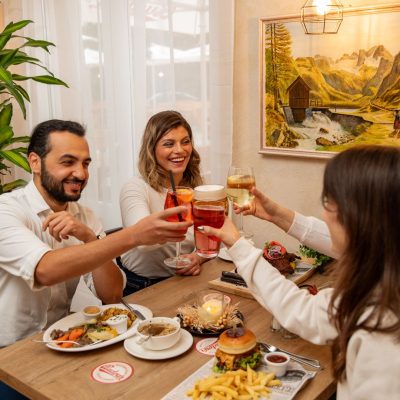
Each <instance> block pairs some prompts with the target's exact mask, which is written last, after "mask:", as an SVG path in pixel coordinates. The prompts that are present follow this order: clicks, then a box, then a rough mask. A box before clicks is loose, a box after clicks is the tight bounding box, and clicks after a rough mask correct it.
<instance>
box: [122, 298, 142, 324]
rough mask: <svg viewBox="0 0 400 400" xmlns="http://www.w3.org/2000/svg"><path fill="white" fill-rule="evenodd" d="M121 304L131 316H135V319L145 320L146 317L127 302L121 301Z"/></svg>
mask: <svg viewBox="0 0 400 400" xmlns="http://www.w3.org/2000/svg"><path fill="white" fill-rule="evenodd" d="M121 303H122V304H123V305H124V306H125V307H126V308H127V309H128V310H129V311H130V312H131V313H133V314H135V315H136V317H138V318H139V319H141V320H144V319H146V317H145V316H144V315H143V314H142V313H141V312H140V311H139V310H137V309H136V308H133V307H132V306H131V305H130V304H129V303H128V302H127V301H125V300H124V299H121Z"/></svg>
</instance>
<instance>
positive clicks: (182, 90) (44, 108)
mask: <svg viewBox="0 0 400 400" xmlns="http://www.w3.org/2000/svg"><path fill="white" fill-rule="evenodd" d="M233 4H234V2H232V1H231V0H152V1H144V0H3V7H4V15H5V22H8V21H10V20H14V21H16V20H17V19H32V20H33V21H34V22H35V23H34V24H30V25H28V27H27V28H26V29H25V31H24V34H25V35H26V36H31V37H34V38H37V39H38V38H41V39H46V40H49V41H51V42H53V43H55V45H56V47H55V48H53V49H52V50H51V54H50V55H44V54H43V53H42V52H39V51H37V52H34V53H32V52H30V54H33V55H36V56H38V57H40V58H41V59H42V60H44V61H45V62H46V64H47V65H48V67H49V69H50V70H51V71H53V72H54V73H55V74H56V76H57V77H59V78H61V79H63V80H64V81H65V82H67V83H68V85H69V88H68V89H67V88H62V87H51V86H45V85H38V84H36V83H32V84H28V85H29V86H28V88H27V89H28V91H29V93H30V94H31V105H30V107H29V108H28V118H27V122H26V123H25V125H24V124H23V123H21V121H19V122H18V124H19V125H18V126H19V127H24V128H25V129H26V130H27V131H31V129H32V128H33V127H34V126H35V125H36V124H37V123H39V122H41V121H43V120H46V119H50V118H60V119H71V120H76V121H79V122H81V123H83V124H85V125H86V127H87V136H88V140H89V143H90V149H91V156H92V159H93V162H92V165H91V169H90V180H89V185H88V186H87V188H86V189H85V192H84V195H83V196H82V202H83V203H84V204H86V205H88V206H89V207H91V208H92V209H94V211H95V212H96V213H97V214H98V215H99V216H100V217H101V218H102V220H103V224H104V226H105V228H112V227H116V226H118V225H120V223H121V222H120V213H119V200H118V198H119V191H120V188H121V186H122V184H123V183H124V182H125V181H126V180H128V179H129V178H130V177H131V176H132V175H133V174H134V173H135V171H136V164H137V155H138V151H139V147H140V142H141V137H142V133H143V129H144V126H145V124H146V121H147V119H148V118H149V117H150V116H151V115H153V114H154V113H156V112H158V111H161V110H166V109H175V110H177V111H180V112H181V113H182V114H183V115H184V116H185V117H186V118H187V120H188V121H189V123H190V124H191V126H192V128H193V132H194V141H195V145H196V147H197V148H198V150H199V151H200V154H201V156H202V172H203V175H204V177H205V179H206V181H207V182H208V183H222V184H224V183H225V179H226V173H227V168H228V166H229V164H230V162H231V150H232V139H231V138H232V76H233V16H234V10H233ZM35 72H38V71H35V70H31V71H27V73H28V74H33V73H35ZM20 129H21V128H20ZM17 133H19V132H18V131H17ZM20 133H21V134H26V132H20ZM16 176H18V173H16Z"/></svg>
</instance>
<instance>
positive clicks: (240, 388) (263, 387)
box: [186, 366, 281, 400]
mask: <svg viewBox="0 0 400 400" xmlns="http://www.w3.org/2000/svg"><path fill="white" fill-rule="evenodd" d="M280 384H281V382H280V380H279V379H275V374H273V373H268V374H267V373H265V372H257V371H254V370H252V369H251V368H250V367H249V366H248V367H247V371H244V370H238V371H228V372H225V373H224V374H222V375H211V376H209V377H207V378H204V379H200V380H198V381H197V382H196V383H195V385H194V388H193V389H191V390H189V391H187V392H186V395H187V396H189V397H191V398H192V400H205V399H211V400H234V399H237V400H258V399H260V398H261V396H263V397H268V394H269V393H270V391H271V390H270V389H269V387H271V386H279V385H280Z"/></svg>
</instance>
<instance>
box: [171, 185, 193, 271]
mask: <svg viewBox="0 0 400 400" xmlns="http://www.w3.org/2000/svg"><path fill="white" fill-rule="evenodd" d="M174 189H175V190H174ZM174 189H173V188H169V189H168V192H167V197H166V198H165V204H164V209H167V208H172V207H176V206H186V207H187V212H186V213H184V214H183V213H182V214H174V215H172V216H171V217H169V218H167V221H169V222H179V221H191V220H192V199H193V189H191V188H189V187H185V186H177V187H176V188H174ZM191 262H192V261H191V260H190V259H189V258H186V257H184V256H181V243H180V242H177V243H176V256H175V257H170V258H166V259H165V260H164V263H165V264H166V265H168V266H169V267H171V268H176V269H180V268H186V267H187V266H189V265H190V264H191Z"/></svg>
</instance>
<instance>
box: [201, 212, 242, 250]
mask: <svg viewBox="0 0 400 400" xmlns="http://www.w3.org/2000/svg"><path fill="white" fill-rule="evenodd" d="M197 229H198V228H197ZM202 231H203V232H204V233H205V234H207V235H212V236H216V237H217V238H219V239H221V240H222V241H223V242H224V244H225V246H227V247H231V246H233V245H234V244H235V243H236V242H237V241H238V240H239V239H240V233H239V231H238V230H237V228H236V226H235V224H234V223H233V222H232V220H231V219H230V218H228V217H226V218H225V222H224V225H223V226H222V228H221V229H216V228H212V227H211V226H204V227H203V229H202Z"/></svg>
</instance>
